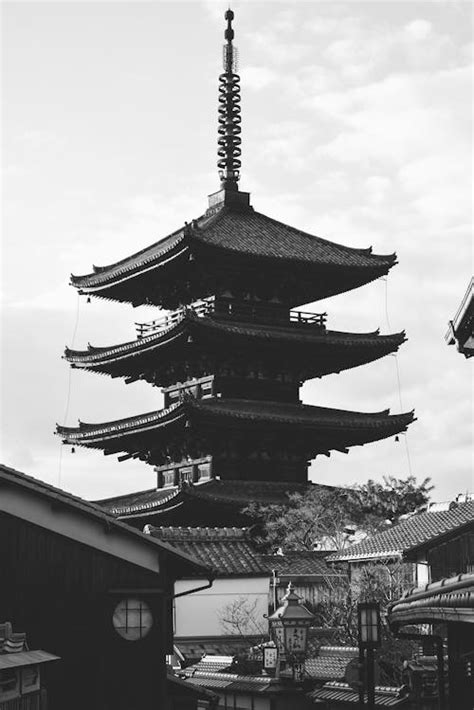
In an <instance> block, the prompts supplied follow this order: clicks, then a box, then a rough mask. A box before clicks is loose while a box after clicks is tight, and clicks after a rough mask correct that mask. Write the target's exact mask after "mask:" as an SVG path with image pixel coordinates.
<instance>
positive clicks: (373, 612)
mask: <svg viewBox="0 0 474 710" xmlns="http://www.w3.org/2000/svg"><path fill="white" fill-rule="evenodd" d="M357 620H358V625H359V643H360V645H361V646H362V648H372V649H373V648H377V647H378V646H380V644H381V639H380V604H379V603H378V602H360V604H358V605H357Z"/></svg>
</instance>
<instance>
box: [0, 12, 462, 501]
mask: <svg viewBox="0 0 474 710" xmlns="http://www.w3.org/2000/svg"><path fill="white" fill-rule="evenodd" d="M226 7H227V5H226V4H225V3H220V2H197V1H196V2H154V3H152V2H128V3H127V2H123V3H122V2H103V3H99V2H84V3H79V2H67V1H65V2H62V3H59V2H55V3H43V2H33V3H26V2H10V3H4V4H3V6H2V10H3V32H4V38H3V52H4V55H3V82H2V85H3V96H4V110H3V123H2V125H3V131H2V134H3V135H2V137H3V200H2V205H3V292H4V308H3V318H2V331H3V332H2V415H3V423H2V432H3V442H2V454H1V459H2V460H3V462H4V463H6V464H7V465H10V466H13V467H16V468H18V469H20V470H23V471H25V472H26V473H29V474H31V475H34V476H37V477H39V478H42V479H43V480H45V481H48V482H51V483H53V484H55V485H57V484H58V483H59V484H60V485H62V486H63V487H64V488H66V489H67V490H70V491H72V492H75V493H77V494H79V495H82V496H84V497H89V498H95V497H101V496H107V495H115V494H118V493H121V492H126V491H131V490H139V489H142V488H149V487H152V486H153V485H154V484H155V475H154V473H153V469H152V468H151V467H149V466H146V465H145V464H141V463H130V462H127V463H122V464H119V463H118V462H117V460H116V458H115V457H104V456H103V455H102V454H101V452H93V451H87V450H86V449H80V448H78V449H76V454H75V455H74V456H73V455H71V453H70V449H69V448H65V449H64V450H63V455H62V461H61V465H60V444H59V442H58V439H57V438H56V437H53V431H54V428H55V423H56V422H61V423H67V424H69V425H74V424H75V423H76V421H77V419H78V418H81V419H82V420H84V421H89V422H100V421H104V420H109V419H117V418H121V417H125V416H131V415H133V414H139V413H142V412H146V411H151V410H153V409H158V408H160V407H161V406H162V397H161V393H160V391H159V390H158V389H153V388H151V387H150V386H149V385H146V384H143V383H136V384H133V385H129V386H126V385H125V384H124V383H123V380H118V379H117V380H111V379H110V378H106V377H99V376H96V375H93V374H90V373H89V374H87V373H80V372H77V371H74V372H72V375H71V379H70V396H69V397H68V389H69V371H68V367H67V365H66V364H65V363H64V361H62V360H61V354H62V352H63V349H64V346H65V345H66V344H68V345H70V346H74V347H76V348H80V349H82V348H84V347H85V346H86V345H87V342H88V341H89V342H91V343H92V344H94V345H111V344H115V343H118V342H123V341H124V340H128V339H131V338H133V337H134V328H133V322H134V320H151V319H153V318H154V317H155V315H156V310H155V309H151V308H146V309H140V310H133V309H132V307H131V306H127V305H125V304H122V305H114V304H109V303H101V302H99V301H95V300H93V302H92V303H91V304H89V305H86V302H85V300H84V299H78V297H77V296H76V293H75V291H74V290H73V289H72V288H71V287H69V286H68V280H69V274H70V272H73V273H76V274H81V273H88V272H90V270H91V265H92V263H95V264H99V265H101V264H107V263H110V262H113V261H115V260H117V259H119V258H122V257H124V256H127V255H128V254H131V253H132V252H134V251H136V250H138V249H140V248H142V247H144V246H146V245H148V244H150V243H152V242H154V241H156V240H157V239H159V238H161V237H163V236H166V234H168V233H169V232H171V231H172V230H174V229H176V228H178V227H180V226H181V225H182V224H183V223H184V221H185V220H186V221H190V220H191V219H192V218H194V217H197V216H199V215H200V214H202V213H203V212H204V211H205V209H206V206H207V194H209V193H211V192H214V191H215V190H216V189H218V179H217V170H216V167H215V162H216V140H217V130H216V124H217V77H218V74H219V73H220V71H221V46H222V43H223V31H224V19H223V13H224V11H225V9H226ZM232 7H233V9H234V10H235V13H236V20H235V23H234V26H235V30H236V40H235V41H236V44H237V46H238V47H239V50H240V56H241V61H240V74H241V76H242V108H243V133H242V137H243V168H242V179H241V183H240V187H241V189H242V190H249V191H250V192H251V193H252V204H253V205H254V207H255V208H256V209H257V210H259V211H261V212H263V213H264V214H268V215H270V216H271V217H274V218H275V219H278V220H281V221H284V222H287V223H289V224H291V225H293V226H295V227H299V228H301V229H304V230H307V231H309V232H311V233H313V234H318V235H320V236H323V237H326V238H328V239H332V240H333V241H336V242H340V243H343V244H347V245H349V246H354V247H367V246H370V245H372V246H373V248H374V252H376V253H382V254H384V253H391V252H393V251H396V252H397V254H398V259H399V264H398V265H397V266H396V267H395V268H394V269H393V270H392V272H391V273H390V275H389V277H388V283H387V282H385V281H383V280H380V281H377V282H375V283H374V284H372V285H369V286H366V287H363V288H361V289H358V290H356V291H353V292H351V293H349V294H344V295H340V296H337V297H335V298H332V299H329V300H328V301H325V302H320V303H317V304H314V305H313V306H311V309H312V310H315V311H322V310H326V311H327V312H328V322H329V327H330V328H332V329H336V330H337V329H340V330H344V329H347V330H353V331H359V332H363V331H369V330H375V328H377V327H378V326H380V328H381V331H382V332H383V333H386V332H394V331H398V330H402V329H404V328H405V329H406V331H407V335H408V338H409V340H408V342H407V343H406V344H405V345H404V346H402V348H401V350H400V354H399V356H398V364H399V370H400V381H401V396H402V400H403V408H404V410H409V409H412V408H413V407H414V408H415V409H416V415H417V417H418V421H417V422H415V424H413V425H412V426H411V427H410V430H409V434H408V436H407V437H406V439H405V437H401V441H400V443H398V444H397V443H395V442H394V440H393V439H391V440H389V441H385V442H380V443H376V444H370V445H367V446H365V447H362V448H354V449H352V450H351V452H350V453H349V455H348V456H344V455H343V454H338V453H334V454H333V455H332V456H331V458H330V459H326V458H324V457H321V458H320V459H317V461H316V462H315V463H314V464H313V466H312V469H311V474H312V478H313V480H315V481H321V482H326V483H333V484H334V483H353V482H355V481H358V482H362V481H365V480H366V479H367V478H369V477H372V478H376V479H380V478H381V477H382V476H383V475H384V474H393V475H396V476H400V477H405V476H406V475H408V473H409V467H408V458H407V448H406V445H405V442H407V443H408V450H409V455H410V460H411V469H412V471H413V473H414V474H415V475H416V476H417V477H418V479H419V480H421V479H422V478H423V477H425V476H431V477H432V479H433V482H434V483H435V485H436V491H435V493H434V498H435V499H437V500H445V499H448V498H450V497H453V496H454V495H456V494H457V493H458V492H460V491H466V490H467V489H471V490H472V489H473V488H474V486H473V480H472V473H471V470H472V466H471V450H472V449H471V447H472V433H471V430H472V390H471V379H470V374H471V369H472V363H469V361H467V360H465V359H464V358H463V357H462V356H461V355H459V354H458V353H457V352H456V350H455V348H453V347H447V346H446V344H445V342H444V333H445V331H446V329H447V322H448V320H449V319H450V318H452V317H453V316H454V313H455V311H456V309H457V307H458V304H459V302H460V300H461V297H462V295H463V293H464V291H465V289H466V287H467V283H468V281H469V278H470V276H471V272H472V259H471V256H472V255H471V235H472V214H471V189H472V174H471V170H472V164H471V131H472V128H471V125H472V123H471V121H472V117H471V100H472V88H471V82H472V73H471V72H472V69H471V65H470V61H471V59H470V56H471V54H470V50H471V46H472V45H471V42H472V36H471V27H472V22H471V10H472V6H471V4H470V3H468V2H454V1H452V2H444V3H442V2H439V3H438V2H422V3H420V2H418V3H417V2H393V3H392V2H378V3H374V2H371V3H359V2H348V3H339V2H337V1H335V2H330V3H329V2H308V3H306V2H291V3H273V2H265V3H261V2H235V3H233V5H232ZM386 289H387V290H386ZM78 302H79V306H78ZM386 305H387V308H386ZM77 308H78V313H79V318H78V323H77V328H76V313H77ZM387 315H388V317H387ZM302 394H303V399H304V401H305V402H306V403H309V404H315V405H322V406H330V407H331V406H332V407H341V408H347V409H356V410H360V411H369V412H370V411H379V410H381V409H385V408H386V407H391V409H392V412H394V413H396V412H399V411H400V404H399V391H398V384H397V369H396V360H395V358H394V357H391V356H390V357H387V358H385V359H384V360H382V361H379V362H377V363H373V364H370V365H366V366H364V367H360V368H357V369H355V370H351V371H348V372H345V373H342V374H340V375H332V376H329V377H326V378H324V380H322V381H320V380H314V381H313V382H311V383H308V384H306V385H305V387H304V388H303V393H302ZM68 401H69V403H68ZM66 410H67V416H66V415H65V412H66Z"/></svg>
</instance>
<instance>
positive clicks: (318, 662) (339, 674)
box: [305, 646, 359, 680]
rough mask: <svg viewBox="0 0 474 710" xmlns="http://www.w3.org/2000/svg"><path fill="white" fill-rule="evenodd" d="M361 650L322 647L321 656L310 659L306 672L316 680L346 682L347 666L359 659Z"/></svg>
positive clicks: (306, 664)
mask: <svg viewBox="0 0 474 710" xmlns="http://www.w3.org/2000/svg"><path fill="white" fill-rule="evenodd" d="M358 654H359V649H358V648H355V647H352V646H350V647H330V648H329V649H328V650H327V649H326V648H325V647H324V646H322V647H321V649H320V653H319V656H317V657H316V658H308V659H307V660H306V662H305V671H306V673H307V674H308V675H309V676H311V678H313V679H314V680H344V678H345V673H346V668H347V664H348V663H349V662H350V661H351V660H352V659H353V658H357V656H358Z"/></svg>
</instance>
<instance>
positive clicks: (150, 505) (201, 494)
mask: <svg viewBox="0 0 474 710" xmlns="http://www.w3.org/2000/svg"><path fill="white" fill-rule="evenodd" d="M317 485H318V484H314V483H307V484H306V483H290V482H288V483H280V482H277V481H276V482H271V481H221V480H218V479H211V480H209V481H204V482H203V483H197V484H189V485H187V486H185V487H183V488H178V487H173V488H161V489H155V488H152V489H149V490H145V491H137V492H135V493H125V494H122V495H120V496H114V497H112V498H104V499H102V500H97V501H95V503H96V504H97V505H99V506H101V507H103V508H105V509H106V510H107V511H108V512H109V513H111V514H112V515H118V516H127V515H133V514H141V513H143V514H146V513H152V512H153V511H156V510H159V509H160V508H162V507H163V506H167V505H168V504H169V505H175V504H177V503H178V502H179V501H182V500H183V499H186V498H196V499H197V500H198V501H199V499H202V500H205V501H206V502H210V503H214V504H216V505H218V506H231V507H236V506H238V507H241V508H244V507H245V506H247V505H248V504H249V501H254V502H256V503H263V504H266V505H270V504H275V505H282V504H284V503H286V502H287V501H288V495H289V494H290V493H296V492H299V493H303V492H304V491H305V490H306V489H307V488H309V487H310V486H317ZM318 487H323V488H325V486H318Z"/></svg>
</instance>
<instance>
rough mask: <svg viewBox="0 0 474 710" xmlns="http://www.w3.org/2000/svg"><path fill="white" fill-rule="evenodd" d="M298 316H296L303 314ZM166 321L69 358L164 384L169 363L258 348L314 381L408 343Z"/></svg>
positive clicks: (209, 320) (292, 326) (314, 328)
mask: <svg viewBox="0 0 474 710" xmlns="http://www.w3.org/2000/svg"><path fill="white" fill-rule="evenodd" d="M294 313H295V316H296V315H297V314H298V313H299V312H298V311H296V312H294ZM308 317H309V314H308ZM170 320H171V319H170ZM167 322H168V321H167V320H166V319H164V321H163V324H162V326H161V327H160V328H157V330H156V332H152V334H151V335H145V336H144V337H139V338H137V339H136V340H132V341H130V342H127V343H122V344H120V345H112V346H110V347H94V346H92V345H89V347H88V349H87V350H71V349H69V348H66V351H65V359H66V360H67V361H68V362H70V363H71V366H72V367H75V368H80V369H84V370H89V371H91V372H98V373H101V374H108V375H111V376H112V377H125V378H127V379H128V380H132V379H135V377H134V375H133V374H132V373H138V374H137V379H138V378H139V379H142V380H145V381H147V382H151V383H152V384H159V385H161V386H166V385H167V384H169V374H168V366H169V364H170V363H171V362H172V363H173V366H174V369H175V370H178V363H184V362H185V361H189V360H190V359H192V358H193V357H194V359H197V357H198V356H199V354H200V352H201V349H202V348H208V349H209V348H212V349H214V351H215V350H216V349H222V348H225V349H226V350H227V351H228V352H232V351H234V352H235V351H236V350H239V349H240V350H244V349H247V348H248V347H253V348H257V347H258V349H259V355H260V357H263V356H264V357H265V358H266V359H267V360H268V361H269V362H273V363H275V364H276V363H281V362H282V361H286V362H288V355H289V353H290V352H291V358H292V361H293V362H294V363H295V367H298V368H300V369H304V371H305V373H307V377H308V378H313V377H322V376H323V375H327V374H329V373H334V372H340V371H341V370H345V369H349V368H351V367H357V366H358V365H363V364H367V363H368V362H372V361H374V360H377V359H378V358H381V357H384V356H385V355H387V354H389V353H392V352H395V351H396V350H398V348H399V347H400V345H401V344H402V343H403V342H404V341H405V339H406V338H405V333H404V332H400V333H394V334H392V335H380V334H379V331H378V330H376V331H373V332H371V333H347V332H341V331H334V330H326V328H325V327H321V326H320V325H319V324H316V325H313V324H312V323H311V322H309V323H302V322H298V321H295V322H291V321H290V322H289V323H288V324H286V325H282V324H273V323H252V322H238V321H234V320H230V319H229V318H222V317H221V318H219V317H218V316H215V315H214V316H212V315H211V316H199V315H197V314H196V313H195V312H194V311H193V310H191V309H189V308H187V309H183V310H182V311H181V312H179V313H178V315H177V316H175V317H174V318H173V320H172V324H171V325H169V326H168V325H167Z"/></svg>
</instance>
